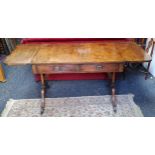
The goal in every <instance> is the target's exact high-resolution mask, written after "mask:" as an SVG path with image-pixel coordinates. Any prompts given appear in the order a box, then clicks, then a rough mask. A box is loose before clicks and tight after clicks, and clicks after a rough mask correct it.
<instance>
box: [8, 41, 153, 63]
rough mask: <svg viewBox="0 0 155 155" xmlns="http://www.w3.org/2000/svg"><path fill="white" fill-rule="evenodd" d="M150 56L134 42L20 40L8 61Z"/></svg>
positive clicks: (111, 59) (87, 60)
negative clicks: (30, 41)
mask: <svg viewBox="0 0 155 155" xmlns="http://www.w3.org/2000/svg"><path fill="white" fill-rule="evenodd" d="M145 61H151V57H150V56H149V55H148V54H147V53H145V51H144V50H143V49H142V48H141V47H139V46H138V45H137V44H136V43H134V42H118V41H117V42H101V41H97V42H85V43H81V42H80V43H52V44H20V45H18V46H17V47H16V49H15V50H14V51H13V52H12V53H11V54H10V55H9V56H8V57H7V58H6V60H5V63H6V64H8V65H25V64H66V63H67V64H81V63H104V62H105V63H119V62H145Z"/></svg>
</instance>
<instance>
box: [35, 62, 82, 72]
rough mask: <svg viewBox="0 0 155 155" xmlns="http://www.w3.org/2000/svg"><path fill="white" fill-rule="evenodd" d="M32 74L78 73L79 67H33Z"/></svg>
mask: <svg viewBox="0 0 155 155" xmlns="http://www.w3.org/2000/svg"><path fill="white" fill-rule="evenodd" d="M32 70H33V73H34V74H40V73H43V74H51V73H73V72H79V70H80V68H79V65H66V64H65V65H33V66H32Z"/></svg>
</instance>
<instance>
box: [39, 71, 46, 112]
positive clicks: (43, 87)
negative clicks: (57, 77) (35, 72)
mask: <svg viewBox="0 0 155 155" xmlns="http://www.w3.org/2000/svg"><path fill="white" fill-rule="evenodd" d="M40 77H41V107H40V114H43V113H44V109H45V79H44V75H43V74H40Z"/></svg>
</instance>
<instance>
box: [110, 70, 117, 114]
mask: <svg viewBox="0 0 155 155" xmlns="http://www.w3.org/2000/svg"><path fill="white" fill-rule="evenodd" d="M115 80H116V73H115V72H113V73H112V83H111V90H112V105H113V110H114V112H117V104H116V96H115Z"/></svg>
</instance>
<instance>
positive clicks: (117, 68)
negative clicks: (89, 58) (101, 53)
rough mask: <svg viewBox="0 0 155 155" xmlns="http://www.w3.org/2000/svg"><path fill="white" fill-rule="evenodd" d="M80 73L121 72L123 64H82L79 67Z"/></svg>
mask: <svg viewBox="0 0 155 155" xmlns="http://www.w3.org/2000/svg"><path fill="white" fill-rule="evenodd" d="M80 70H81V71H82V72H122V71H123V64H116V63H101V64H84V65H81V67H80Z"/></svg>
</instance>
